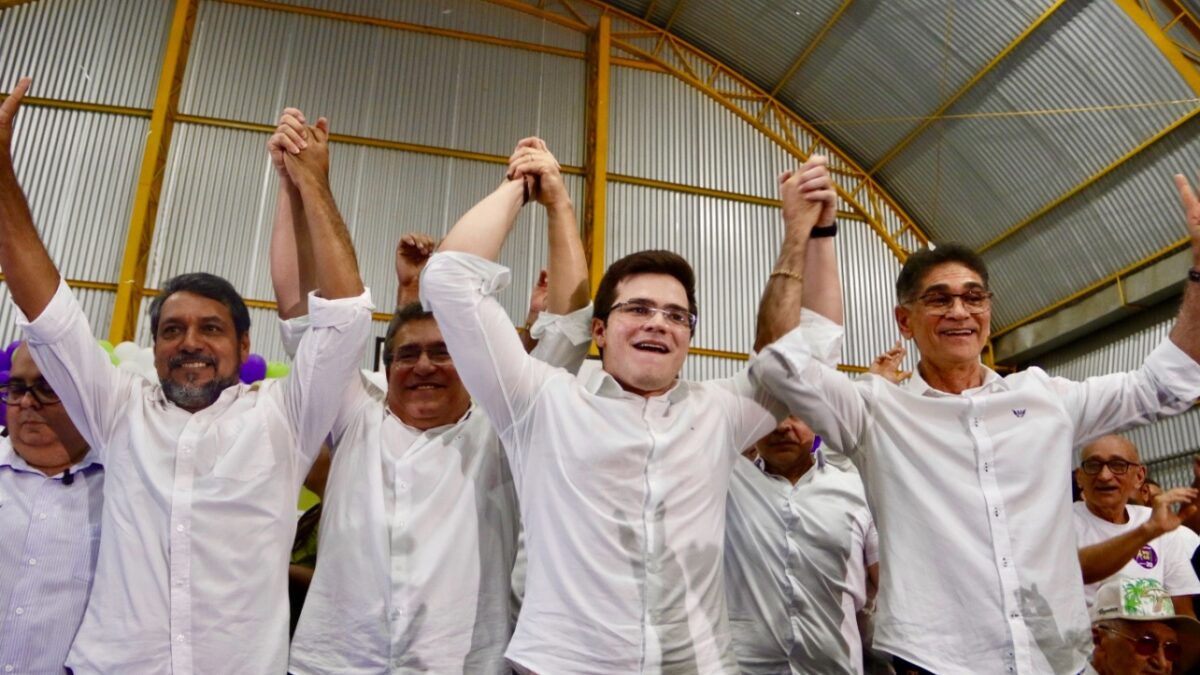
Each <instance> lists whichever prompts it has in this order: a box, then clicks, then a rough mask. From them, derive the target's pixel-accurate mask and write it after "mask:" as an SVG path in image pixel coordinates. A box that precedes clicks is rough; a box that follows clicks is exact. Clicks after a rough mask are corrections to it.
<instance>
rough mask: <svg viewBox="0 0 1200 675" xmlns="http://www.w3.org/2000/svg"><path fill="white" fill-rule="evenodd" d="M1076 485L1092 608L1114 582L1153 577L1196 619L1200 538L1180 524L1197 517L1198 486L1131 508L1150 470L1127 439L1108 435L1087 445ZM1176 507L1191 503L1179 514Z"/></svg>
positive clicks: (1077, 528) (1177, 605)
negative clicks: (1194, 601) (1106, 585)
mask: <svg viewBox="0 0 1200 675" xmlns="http://www.w3.org/2000/svg"><path fill="white" fill-rule="evenodd" d="M1080 460H1081V461H1080V463H1079V468H1078V469H1076V470H1075V479H1076V480H1077V481H1078V482H1079V487H1080V489H1081V490H1082V491H1083V501H1082V502H1075V504H1074V506H1073V508H1074V512H1075V543H1076V545H1078V546H1079V564H1080V567H1082V568H1083V580H1084V582H1085V583H1087V587H1086V589H1085V593H1086V595H1087V601H1088V604H1089V605H1091V604H1092V603H1093V602H1094V601H1095V599H1096V589H1097V588H1098V587H1099V586H1100V584H1101V583H1103V582H1104V581H1105V580H1106V579H1108V578H1109V577H1112V576H1114V575H1120V576H1123V577H1130V578H1141V579H1154V580H1156V581H1158V582H1159V583H1161V584H1162V586H1163V587H1164V588H1165V589H1166V591H1167V593H1169V594H1170V595H1171V599H1172V600H1174V602H1175V608H1176V609H1177V610H1179V611H1180V612H1181V613H1184V614H1190V615H1193V616H1194V615H1195V612H1194V611H1193V609H1192V597H1191V596H1192V595H1194V594H1196V593H1200V579H1197V577H1196V572H1195V570H1194V569H1193V568H1192V554H1193V553H1194V552H1195V550H1196V545H1197V544H1200V537H1198V536H1197V535H1196V533H1195V532H1192V531H1191V530H1189V529H1188V528H1186V527H1180V524H1182V523H1183V521H1184V520H1186V519H1187V518H1188V516H1190V515H1191V514H1192V513H1194V512H1195V511H1196V505H1195V504H1194V503H1193V502H1194V500H1195V499H1196V497H1197V494H1200V493H1198V492H1197V491H1196V490H1195V489H1194V488H1175V489H1173V490H1168V491H1166V492H1164V493H1162V494H1161V495H1158V496H1157V497H1155V499H1154V501H1153V505H1152V506H1151V507H1145V506H1137V505H1133V504H1128V501H1129V498H1130V497H1131V496H1133V494H1134V493H1136V492H1137V491H1138V489H1139V488H1141V487H1142V482H1143V481H1144V480H1145V479H1146V467H1144V466H1142V465H1141V464H1140V463H1139V462H1138V451H1137V446H1135V445H1134V444H1133V443H1132V442H1131V441H1130V440H1129V439H1127V438H1125V437H1123V436H1117V435H1109V436H1104V437H1101V438H1099V439H1096V440H1095V441H1092V442H1091V443H1089V444H1087V445H1085V446H1084V447H1083V451H1082V452H1081V454H1080ZM1175 504H1184V506H1183V507H1182V508H1181V509H1180V510H1179V511H1178V512H1176V510H1175V509H1174V505H1175Z"/></svg>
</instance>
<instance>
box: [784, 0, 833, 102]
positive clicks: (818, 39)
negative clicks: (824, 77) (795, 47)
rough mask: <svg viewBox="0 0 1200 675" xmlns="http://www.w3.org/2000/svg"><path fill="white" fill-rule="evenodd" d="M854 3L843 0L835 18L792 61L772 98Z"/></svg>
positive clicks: (831, 18) (827, 22) (826, 23)
mask: <svg viewBox="0 0 1200 675" xmlns="http://www.w3.org/2000/svg"><path fill="white" fill-rule="evenodd" d="M852 2H854V0H842V6H841V7H838V8H837V11H836V12H834V13H833V16H831V17H829V20H828V21H826V22H825V25H824V26H822V27H821V31H820V32H819V33H817V34H816V36H814V37H813V39H812V40H810V41H809V43H808V46H807V47H805V48H804V51H802V52H800V56H797V57H796V60H795V61H792V65H791V66H789V67H788V69H787V72H785V73H784V74H783V77H781V78H779V82H776V83H775V88H774V89H772V90H771V96H772V97H774V96H775V94H778V93H779V90H780V89H783V85H785V84H787V83H788V82H789V81H790V80H791V79H792V76H793V75H795V74H796V71H797V70H800V66H802V65H804V62H805V61H807V60H808V57H810V56H812V53H813V52H814V51H816V49H817V46H818V45H820V44H821V41H822V40H824V39H825V36H826V35H828V34H829V31H830V29H832V28H833V24H835V23H837V22H838V19H840V18H842V14H844V13H845V12H846V9H847V8H849V7H850V3H852Z"/></svg>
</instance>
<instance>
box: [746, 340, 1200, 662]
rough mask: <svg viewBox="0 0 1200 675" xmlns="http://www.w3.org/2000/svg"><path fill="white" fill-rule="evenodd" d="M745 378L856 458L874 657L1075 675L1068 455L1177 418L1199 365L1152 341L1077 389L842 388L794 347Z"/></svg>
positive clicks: (1075, 567)
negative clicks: (871, 543) (872, 570)
mask: <svg viewBox="0 0 1200 675" xmlns="http://www.w3.org/2000/svg"><path fill="white" fill-rule="evenodd" d="M752 370H754V373H755V375H756V376H757V377H759V378H760V379H761V381H762V382H763V383H765V384H766V385H767V386H769V387H771V388H772V389H773V391H774V393H775V394H776V395H778V396H779V397H780V398H781V400H784V401H786V402H787V403H788V404H789V407H791V408H792V410H793V411H794V412H795V413H796V414H797V415H798V416H800V417H801V418H803V419H804V420H806V421H807V422H809V424H810V426H812V427H813V428H814V429H815V430H816V431H817V433H819V434H821V435H822V436H823V437H824V436H828V437H831V438H837V437H839V436H840V437H843V438H844V439H846V440H844V441H843V442H842V443H841V445H842V446H843V447H846V448H855V449H857V455H856V456H855V460H856V462H857V463H858V464H859V469H860V471H861V472H862V476H863V481H864V483H865V484H866V488H867V495H868V499H869V501H870V504H871V507H872V509H871V510H872V512H873V513H874V515H875V522H876V525H877V527H878V529H879V544H880V555H879V558H880V572H881V579H880V584H879V587H880V591H879V599H878V601H879V602H878V611H877V614H876V622H875V646H876V647H877V648H878V649H880V650H882V651H884V652H888V653H891V654H894V655H896V656H899V657H902V658H904V659H906V660H908V661H910V662H912V663H914V664H917V665H919V666H922V667H924V668H927V669H929V670H932V671H934V672H937V673H942V674H944V675H953V674H955V673H972V674H974V673H1005V672H1018V673H1078V672H1079V671H1081V670H1082V669H1083V667H1084V664H1085V662H1086V660H1087V656H1088V654H1089V653H1090V651H1091V633H1090V624H1089V622H1088V616H1087V611H1086V609H1085V606H1084V601H1083V584H1082V583H1081V582H1080V576H1081V573H1080V569H1079V559H1078V556H1077V552H1076V548H1075V537H1074V532H1073V529H1072V523H1071V511H1070V508H1071V507H1070V500H1071V490H1070V482H1069V481H1070V471H1071V465H1072V460H1073V457H1074V454H1073V448H1074V447H1076V446H1078V445H1081V444H1084V443H1086V442H1088V441H1089V440H1091V439H1094V438H1096V437H1098V436H1101V435H1103V434H1106V433H1109V432H1111V431H1113V430H1116V429H1120V428H1124V427H1127V426H1129V425H1132V424H1140V423H1146V422H1150V421H1152V420H1154V419H1156V418H1157V417H1159V416H1162V415H1166V414H1172V413H1178V412H1181V411H1183V410H1186V409H1188V408H1189V407H1190V406H1191V405H1192V403H1193V401H1195V399H1196V397H1197V395H1198V394H1200V364H1197V363H1196V362H1194V361H1193V360H1192V359H1191V358H1190V357H1188V356H1187V355H1186V354H1185V353H1183V352H1182V351H1181V350H1180V349H1179V348H1178V347H1176V346H1175V345H1174V344H1172V343H1171V342H1170V341H1164V342H1163V344H1161V345H1160V346H1159V347H1158V348H1157V349H1156V350H1155V351H1154V352H1153V353H1152V354H1151V355H1150V356H1149V357H1147V359H1146V362H1145V364H1144V365H1143V366H1142V368H1140V369H1139V370H1136V371H1133V372H1130V373H1120V374H1114V375H1107V376H1104V377H1095V378H1090V379H1088V380H1086V381H1084V382H1073V381H1070V380H1066V379H1062V378H1056V377H1050V376H1049V375H1047V374H1046V373H1045V372H1044V371H1042V370H1041V369H1038V368H1031V369H1029V370H1026V371H1023V372H1020V373H1016V374H1014V375H1009V376H1007V377H1004V378H1001V377H999V376H998V375H997V374H996V373H994V372H993V371H991V370H988V371H987V372H986V376H985V378H984V383H983V385H982V386H980V387H977V388H975V389H970V390H967V391H965V392H963V393H962V394H961V395H953V394H948V393H945V392H941V391H937V390H934V389H933V388H931V387H930V386H929V385H928V384H926V383H925V382H924V381H923V380H922V379H921V377H920V375H919V374H914V375H913V377H912V378H911V379H910V380H909V381H908V382H906V383H905V384H904V385H901V386H896V385H893V384H891V383H889V382H887V381H886V380H884V379H883V378H880V377H876V376H868V377H866V378H863V379H861V380H858V381H855V382H852V381H850V380H849V379H848V378H846V377H845V376H844V375H842V374H840V373H837V372H835V371H834V370H833V369H831V368H829V367H827V366H824V365H822V364H821V363H820V362H819V360H818V359H815V358H813V357H812V355H811V353H810V352H809V349H808V346H807V345H806V343H805V339H804V337H803V334H802V333H801V332H800V331H793V332H792V333H791V334H789V335H788V336H785V337H784V338H783V339H782V340H780V341H778V342H776V343H775V344H773V345H771V346H770V347H768V348H767V349H766V350H764V352H763V354H762V355H760V359H759V360H758V361H757V362H755V364H752Z"/></svg>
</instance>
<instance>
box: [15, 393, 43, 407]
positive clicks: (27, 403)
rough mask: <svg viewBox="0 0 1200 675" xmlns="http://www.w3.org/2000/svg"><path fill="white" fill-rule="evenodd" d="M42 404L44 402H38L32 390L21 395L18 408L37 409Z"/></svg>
mask: <svg viewBox="0 0 1200 675" xmlns="http://www.w3.org/2000/svg"><path fill="white" fill-rule="evenodd" d="M41 404H42V402H41V401H39V400H37V397H35V396H34V395H33V390H32V389H26V390H25V391H24V392H23V393H22V394H21V398H19V399H17V407H19V408H36V407H38V406H40V405H41Z"/></svg>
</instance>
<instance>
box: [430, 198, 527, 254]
mask: <svg viewBox="0 0 1200 675" xmlns="http://www.w3.org/2000/svg"><path fill="white" fill-rule="evenodd" d="M524 189H525V187H524V184H523V183H522V182H521V181H505V182H504V183H503V184H502V185H501V186H500V187H498V188H496V190H495V191H494V192H492V194H490V195H488V196H487V197H484V198H483V199H482V200H481V201H480V202H479V203H478V204H476V205H475V206H473V207H471V210H470V211H467V212H466V213H464V214H463V216H462V217H461V218H459V219H458V222H457V223H455V224H454V227H453V228H451V230H450V234H448V235H446V238H445V239H443V240H442V244H441V246H439V247H438V250H439V251H457V252H460V253H470V254H472V255H477V256H479V257H480V258H485V259H487V260H493V261H494V260H497V259H498V258H499V257H500V249H501V247H503V246H504V240H505V239H507V238H508V233H509V232H511V231H512V226H513V223H514V222H515V221H516V219H517V213H519V212H520V210H521V205H522V199H523V195H524Z"/></svg>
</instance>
